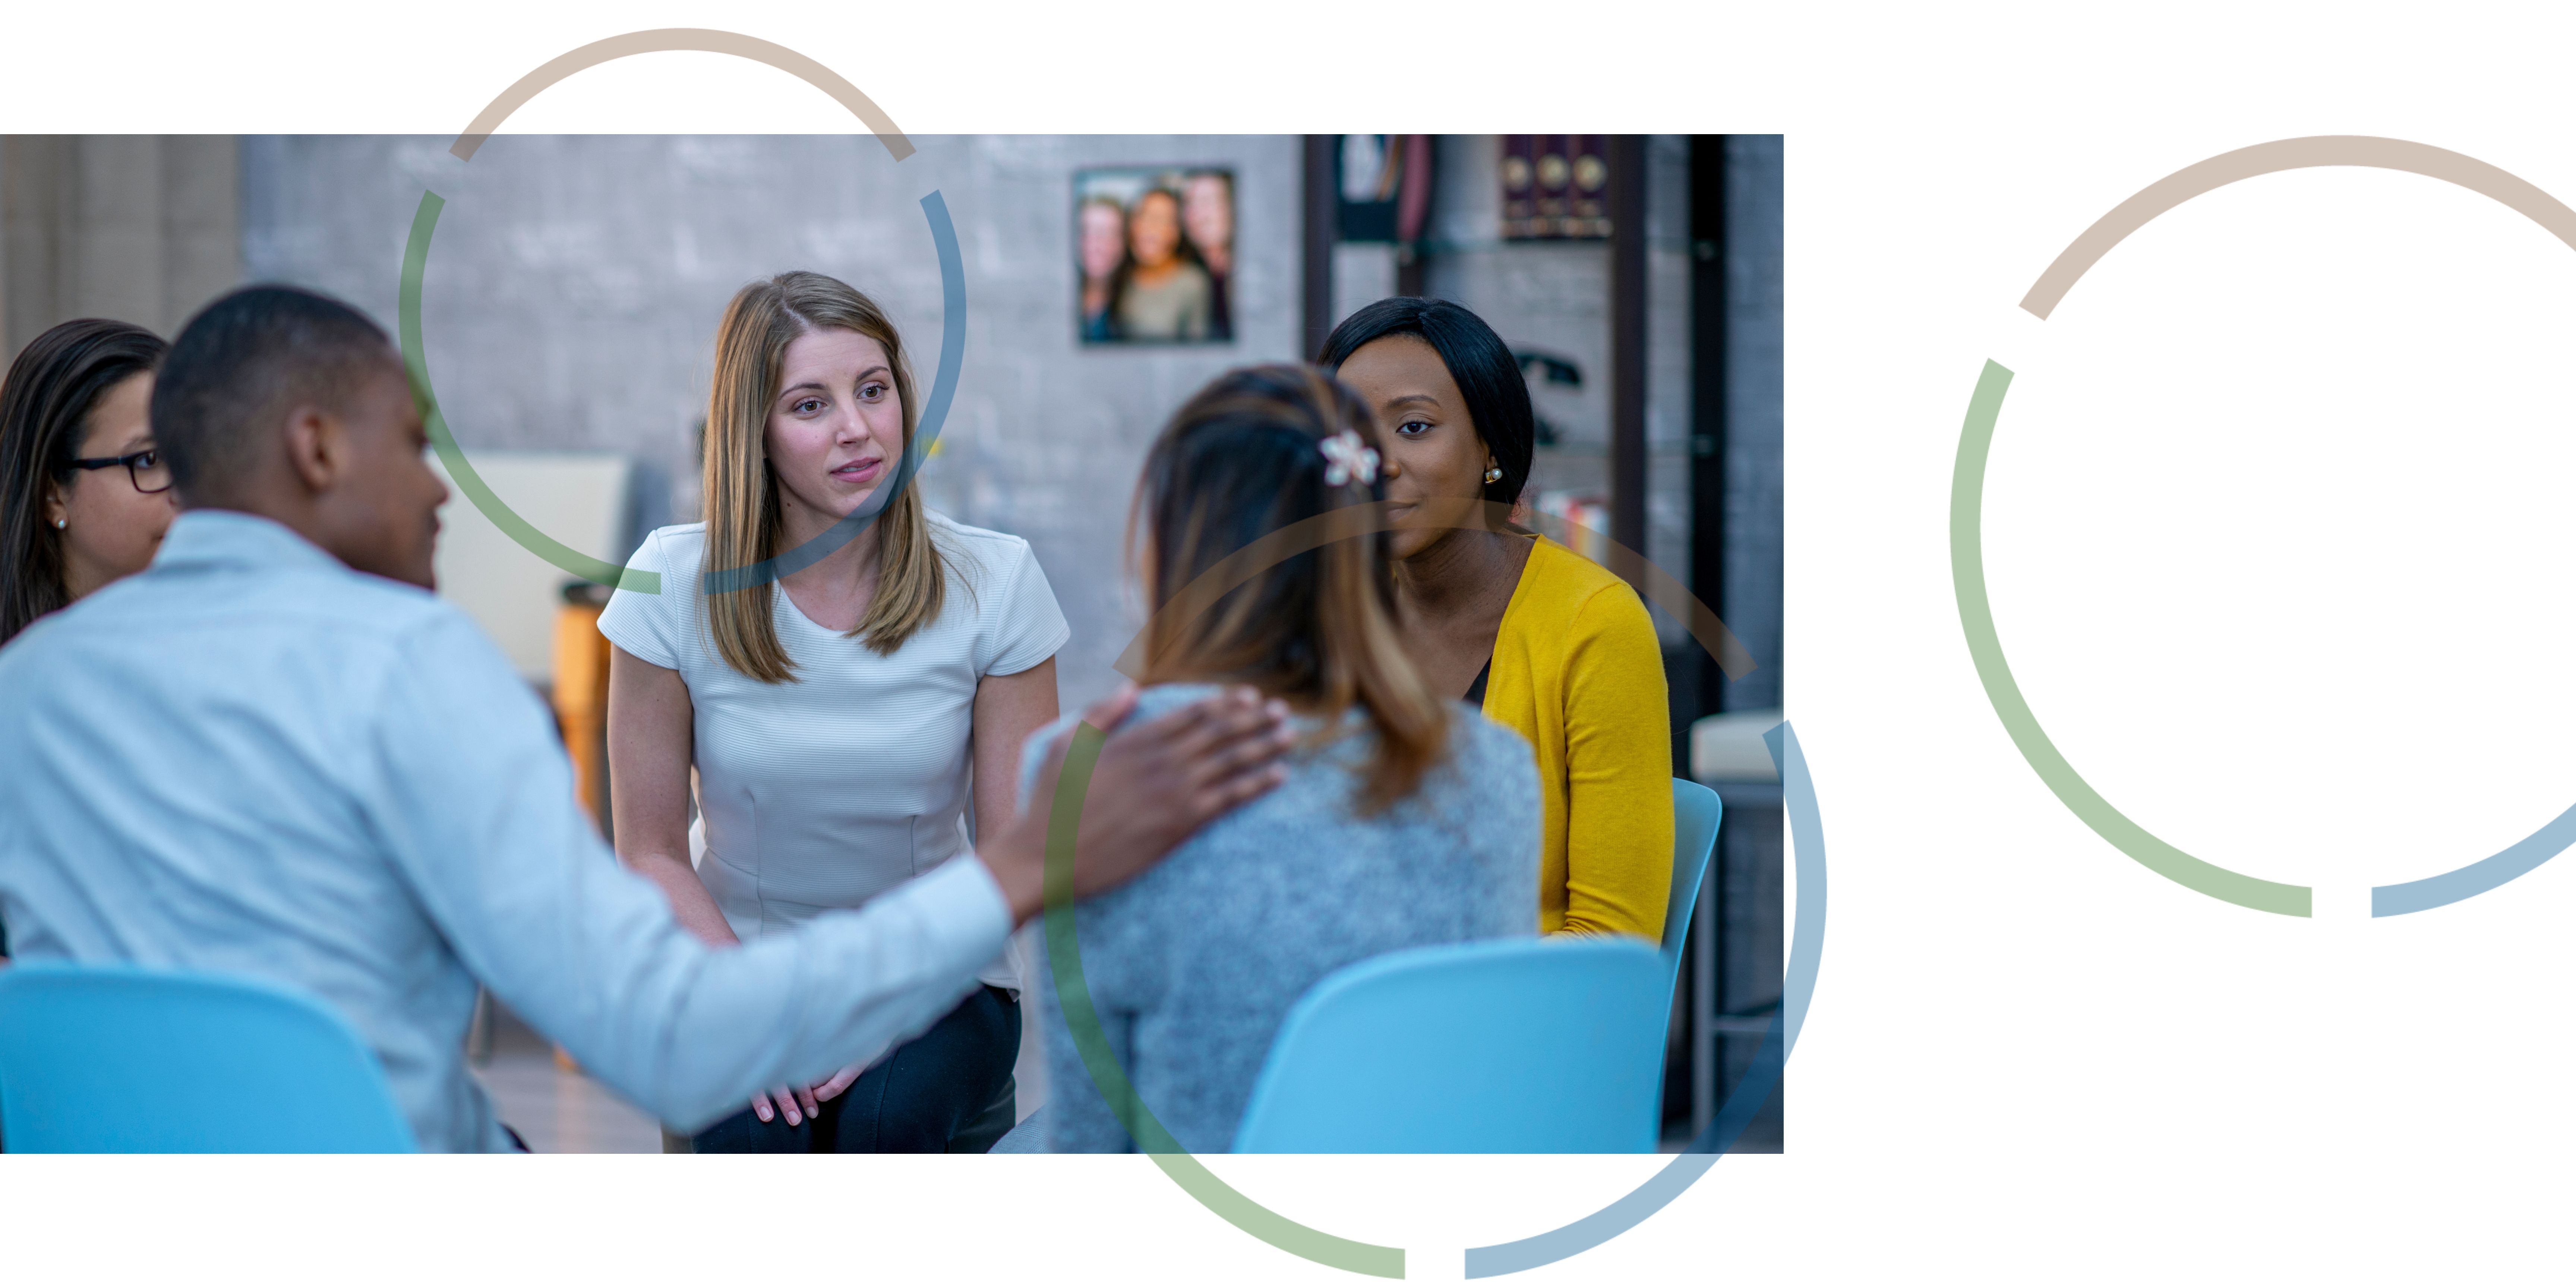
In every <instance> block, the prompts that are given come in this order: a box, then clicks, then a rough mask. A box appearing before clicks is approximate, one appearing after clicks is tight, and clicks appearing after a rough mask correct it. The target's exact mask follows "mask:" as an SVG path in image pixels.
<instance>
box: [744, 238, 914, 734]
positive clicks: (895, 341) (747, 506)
mask: <svg viewBox="0 0 2576 1288" xmlns="http://www.w3.org/2000/svg"><path fill="white" fill-rule="evenodd" d="M825 330H840V331H854V332H856V333H858V334H860V335H863V336H866V337H867V338H869V339H871V340H874V341H876V342H877V343H878V344H881V345H883V346H885V352H886V365H887V366H889V367H890V368H892V369H893V371H894V389H895V397H896V399H897V400H898V401H899V402H900V403H901V404H902V405H903V451H904V455H905V457H906V458H909V457H910V456H911V454H912V435H913V429H914V426H915V425H916V423H917V421H918V417H919V416H920V414H921V413H920V400H919V399H917V398H915V397H914V396H913V382H912V367H911V364H909V363H907V362H906V361H905V360H904V353H903V339H902V337H901V336H899V335H897V334H896V332H895V329H894V323H893V322H891V321H888V320H887V318H886V315H885V311H884V310H883V309H880V308H878V307H877V305H876V301H874V300H871V299H869V298H868V297H867V296H865V295H863V294H861V293H859V292H858V291H857V290H855V289H853V288H851V287H850V286H849V285H848V284H846V283H843V282H840V281H836V280H834V279H832V278H829V277H825V276H823V275H822V274H820V273H806V272H792V273H780V274H779V275H777V276H776V277H772V278H768V279H766V280H763V281H758V282H753V283H752V284H751V285H749V286H746V287H744V288H742V290H740V291H738V292H736V293H735V295H734V297H733V302H732V303H730V304H727V305H726V306H725V312H724V321H722V322H721V323H718V324H717V326H716V370H715V381H714V387H713V388H712V389H711V390H710V391H709V393H708V396H707V430H706V434H707V460H706V518H707V539H706V563H705V568H706V569H707V571H709V572H713V573H718V574H719V575H721V572H722V570H729V569H741V568H748V567H750V566H752V565H754V564H758V563H761V562H763V561H765V560H769V559H774V558H776V557H777V556H778V554H779V525H780V518H779V503H778V479H777V476H776V474H775V473H774V472H773V471H772V470H771V469H770V465H769V461H768V457H767V453H766V452H764V451H763V450H762V447H763V443H764V442H765V440H766V438H767V435H768V430H769V405H770V404H771V403H772V402H774V401H776V400H777V398H778V381H779V373H780V368H781V366H782V365H783V363H784V362H785V360H786V356H787V346H788V345H789V344H790V343H791V342H793V341H794V340H795V339H796V338H797V337H798V336H801V335H804V334H806V333H807V332H811V331H825ZM900 477H901V475H900V473H899V472H898V474H897V475H895V476H893V477H891V478H889V480H888V482H889V484H891V483H892V482H893V481H894V479H896V478H900ZM870 500H871V501H872V502H873V501H874V500H875V498H873V497H871V498H870ZM875 526H876V533H877V585H876V594H875V596H874V597H873V598H871V599H870V600H869V602H868V611H867V615H866V616H865V617H863V618H861V619H860V621H859V624H858V625H857V626H854V627H852V628H851V629H850V630H849V632H848V634H849V636H850V637H851V638H854V639H858V640H861V641H863V642H864V643H865V644H866V645H867V646H868V647H869V648H870V649H873V650H875V651H876V652H877V653H879V654H888V653H892V652H894V651H895V650H896V649H898V648H901V647H903V642H904V641H905V640H907V639H910V638H912V635H913V632H915V631H918V630H920V629H921V628H922V627H924V626H926V625H929V624H930V623H931V622H932V621H935V620H937V619H938V617H939V609H940V606H941V604H942V603H943V602H944V600H945V597H946V592H947V581H948V578H947V571H948V559H947V555H946V553H945V552H943V551H942V550H940V549H939V547H938V546H937V545H936V544H935V543H934V542H933V541H932V540H931V534H930V521H929V519H928V518H927V517H926V513H925V511H924V510H923V508H922V504H921V493H920V492H919V491H917V490H916V489H914V488H912V487H909V486H906V487H904V489H903V491H902V492H901V494H900V495H898V496H896V497H895V499H894V500H893V502H891V503H890V504H887V505H885V506H884V508H883V509H882V510H881V511H880V512H879V513H878V515H877V518H876V524H875ZM775 580H776V579H775V578H771V577H757V578H753V579H752V584H750V585H746V586H737V587H735V588H731V589H718V590H713V591H712V592H711V593H709V594H708V595H707V596H706V600H707V613H706V622H707V632H708V634H709V635H710V636H712V637H713V638H714V641H715V646H716V651H717V652H719V653H721V654H723V655H724V660H725V664H726V665H727V666H730V667H732V668H733V669H734V670H736V671H739V672H741V673H742V674H744V675H747V676H750V677H751V678H753V679H755V680H761V681H764V682H767V683H770V684H783V683H786V682H788V681H791V680H794V679H795V678H796V663H795V661H794V660H793V659H791V658H789V657H788V656H787V650H786V649H785V648H783V647H781V646H780V644H779V642H778V628H777V624H776V622H775V620H774V619H773V618H772V617H771V611H772V605H773V603H774V601H773V600H772V598H771V596H772V595H774V594H775V593H776V587H775Z"/></svg>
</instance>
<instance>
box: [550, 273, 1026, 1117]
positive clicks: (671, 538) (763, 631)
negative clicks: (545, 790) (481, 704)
mask: <svg viewBox="0 0 2576 1288" xmlns="http://www.w3.org/2000/svg"><path fill="white" fill-rule="evenodd" d="M918 407H919V403H918V400H917V399H916V398H915V397H914V386H913V382H912V377H911V373H910V370H909V368H908V366H907V364H906V362H905V360H904V353H903V345H902V340H901V338H900V337H899V336H898V335H897V334H896V331H895V328H894V326H893V324H892V323H891V322H889V321H887V319H886V317H885V314H884V313H883V312H882V311H881V310H879V309H878V308H877V306H876V305H875V303H874V302H872V301H870V300H869V299H868V298H867V297H866V296H865V295H862V294H860V293H859V292H858V291H856V290H853V289H851V288H850V287H849V286H847V285H844V284H843V283H841V282H838V281H835V280H833V279H831V278H828V277H824V276H822V275H820V274H816V273H801V272H799V273H782V274H780V275H778V276H777V277H774V278H770V279H767V280H765V281H760V282H754V283H752V284H751V285H749V286H746V287H744V288H743V289H742V291H741V292H740V293H739V294H737V295H736V296H735V297H734V299H733V302H732V304H730V305H729V306H728V307H727V308H726V310H725V316H724V321H723V323H722V324H721V325H720V326H719V328H718V329H717V334H716V365H715V380H714V389H713V392H712V395H711V396H710V399H709V403H708V413H707V431H706V432H707V444H706V490H705V496H706V500H705V505H706V514H707V519H706V522H704V523H693V524H685V525H681V526H679V527H672V528H664V529H661V530H659V531H657V532H655V533H654V534H653V535H652V536H651V537H650V538H648V539H647V540H646V541H645V543H644V547H643V549H642V550H640V551H638V552H637V555H636V559H635V563H636V565H637V566H638V567H641V568H645V569H650V570H653V571H656V572H659V573H660V574H661V578H662V583H661V593H660V594H658V595H646V594H640V593H637V592H635V591H632V590H627V589H620V590H619V591H618V592H617V593H616V595H615V596H614V597H613V598H611V599H610V601H609V604H608V609H607V611H606V612H605V613H604V614H603V615H602V616H601V618H600V623H599V626H600V630H601V631H602V632H603V633H604V634H606V635H607V636H608V638H609V640H610V642H611V643H612V644H614V645H615V649H614V651H613V652H612V653H611V655H610V663H609V700H608V741H609V782H610V795H611V799H612V808H613V811H614V821H615V824H616V844H617V853H618V855H619V857H620V858H621V859H623V860H624V861H625V862H626V863H627V864H628V865H629V866H631V867H633V868H634V869H635V870H637V871H639V872H641V873H643V874H644V875H646V876H648V877H650V878H652V879H653V880H654V881H655V882H656V883H658V884H659V885H660V886H661V887H662V888H663V890H664V891H666V892H668V894H669V895H670V899H671V904H672V907H673V909H674V910H675V911H676V912H677V914H678V916H679V919H680V921H681V923H682V924H684V925H686V926H687V927H689V929H691V930H692V931H694V932H696V933H697V934H698V935H699V937H701V938H703V939H705V940H707V941H708V942H710V943H717V944H727V943H734V942H741V943H744V944H752V943H755V942H756V941H757V940H758V939H759V938H760V937H761V936H762V935H763V934H767V933H774V932H777V931H779V930H783V929H785V928H787V927H791V926H794V925H797V924H798V923H800V922H802V921H804V920H806V919H808V918H811V917H813V916H815V915H817V914H819V913H821V912H824V911H826V910H829V909H835V908H852V907H857V906H859V905H861V904H864V903H866V902H867V901H868V900H870V899H872V898H874V897H876V896H877V895H879V894H882V893H884V892H885V891H887V890H890V889H892V888H894V887H895V886H897V885H900V884H902V883H903V882H905V881H908V880H910V879H912V878H913V877H914V876H917V875H919V874H921V873H924V872H927V871H929V870H930V869H932V868H934V867H937V866H938V865H940V864H942V863H945V862H947V861H949V860H950V859H952V858H955V857H956V856H957V855H959V854H962V853H965V852H966V849H967V846H966V836H965V822H964V811H965V809H966V806H967V805H968V792H969V784H970V783H971V784H972V793H973V805H974V807H975V816H976V817H977V818H979V819H987V820H1003V819H1008V818H1009V817H1010V816H1011V813H1012V810H1013V801H1012V786H1013V782H1014V773H1013V771H1014V770H1015V768H1016V766H1015V765H1014V763H1013V756H1014V753H1015V751H1016V749H1017V748H1018V747H1019V745H1020V743H1021V742H1022V740H1024V739H1025V738H1026V737H1027V736H1028V735H1029V733H1030V732H1031V731H1033V730H1035V729H1037V728H1038V727H1039V726H1041V725H1044V724H1046V723H1047V722H1049V721H1051V720H1053V719H1055V718H1056V688H1055V652H1056V650H1057V649H1058V648H1059V647H1061V646H1062V645H1063V643H1064V641H1065V637H1066V635H1067V633H1068V632H1067V628H1066V626H1065V621H1064V615H1063V613H1062V612H1061V611H1059V610H1058V608H1057V607H1056V603H1055V596H1054V594H1053V592H1052V591H1050V590H1049V589H1048V587H1047V581H1046V574H1045V573H1044V572H1043V571H1041V570H1040V569H1039V568H1038V565H1037V561H1036V560H1035V559H1034V558H1032V557H1031V555H1030V553H1029V548H1028V543H1027V542H1025V541H1022V540H1020V539H1019V538H1017V537H1011V536H1005V535H1003V534H1001V533H998V532H987V531H984V530H982V529H978V528H970V527H966V526H964V525H962V524H958V523H954V522H951V521H950V520H948V519H946V518H944V517H942V516H939V515H935V514H931V513H930V512H929V511H928V510H927V509H926V508H924V506H923V505H922V503H921V499H920V494H919V493H918V492H917V491H915V490H913V489H911V488H905V489H903V490H902V491H901V492H900V494H898V495H895V496H894V497H893V499H892V500H891V502H889V501H888V500H887V499H886V497H887V495H888V494H889V493H893V492H894V488H893V481H894V479H895V477H896V475H897V472H898V471H899V470H900V468H901V466H902V464H903V461H904V454H905V452H906V451H907V450H908V449H909V448H910V446H911V444H912V438H913V432H914V425H915V419H916V417H917V415H918ZM871 512H874V516H875V517H874V519H873V520H872V521H870V522H868V523H867V525H866V527H865V528H864V530H863V531H861V532H860V533H859V535H858V536H857V537H856V538H855V539H852V540H850V541H848V542H847V543H846V544H842V545H840V546H839V548H838V549H834V550H832V551H831V553H829V554H826V555H824V556H823V557H822V558H821V559H819V560H816V561H814V562H812V563H811V564H810V565H806V566H801V567H800V566H797V565H798V564H800V563H801V562H802V561H801V559H798V558H788V559H784V560H779V556H782V555H787V554H788V553H789V552H791V551H796V550H798V549H799V548H800V547H803V546H805V545H806V543H808V542H811V541H814V540H815V539H816V538H818V537H822V536H824V535H825V534H826V533H827V532H830V531H831V530H832V529H833V528H834V525H836V524H840V523H842V522H843V521H844V520H847V519H849V518H851V516H853V515H859V516H861V517H865V516H866V515H867V514H869V513H871ZM824 545H825V546H826V547H828V546H830V545H831V542H830V541H826V542H825V543H824ZM769 560H779V562H778V564H777V565H775V566H776V567H779V568H785V569H790V571H787V572H786V573H785V575H783V576H777V577H774V578H772V577H768V576H765V575H762V574H761V573H760V572H758V571H753V572H751V573H749V574H747V575H746V574H745V573H740V572H736V573H730V574H729V573H728V571H727V570H747V569H757V568H758V567H759V566H760V565H762V564H763V563H764V561H769ZM710 573H713V574H714V577H713V578H712V580H710V579H709V577H708V574H710ZM692 767H694V768H695V769H696V770H697V776H698V784H697V790H698V798H697V805H698V811H699V815H700V820H699V821H700V825H701V827H702V828H703V832H704V837H703V840H704V846H705V850H704V854H703V855H702V856H701V857H700V859H699V861H698V862H697V863H696V864H695V865H694V866H693V865H692V863H691V861H690V848H691V847H690V823H689V805H690V796H689V792H690V782H689V771H690V770H691V768H692ZM894 968H896V969H900V964H899V963H897V964H894ZM983 984H984V987H982V988H981V989H978V990H976V991H975V992H973V993H970V994H968V995H967V996H965V997H964V998H963V999H962V1000H961V1001H960V1003H959V1005H958V1006H957V1008H956V1009H955V1010H954V1011H952V1012H950V1013H949V1014H948V1015H947V1016H946V1017H945V1018H943V1019H941V1020H940V1021H938V1022H937V1023H936V1024H935V1025H934V1026H932V1028H931V1029H930V1030H929V1031H928V1032H926V1033H923V1034H921V1035H919V1036H917V1037H915V1038H913V1039H911V1040H910V1041H907V1042H905V1043H903V1044H902V1045H900V1046H898V1047H896V1048H895V1049H893V1050H892V1051H891V1052H889V1053H887V1054H885V1055H884V1056H882V1057H881V1058H878V1059H874V1060H871V1061H868V1062H866V1063H865V1064H863V1065H854V1066H851V1067H849V1068H846V1069H843V1070H841V1071H840V1072H839V1073H838V1074H836V1075H834V1076H833V1077H832V1078H831V1079H830V1080H828V1081H826V1082H824V1083H822V1084H819V1085H816V1086H812V1087H789V1088H780V1089H778V1090H776V1091H773V1092H770V1093H769V1094H767V1095H764V1096H760V1097H757V1098H755V1099H754V1100H753V1102H752V1104H751V1106H750V1107H749V1108H747V1109H746V1110H745V1111H744V1112H743V1113H741V1114H738V1115H736V1116H734V1117H732V1118H729V1119H727V1120H725V1121H723V1122H720V1123H718V1124H716V1125H715V1126H713V1127H710V1128H708V1129H707V1130H706V1131H704V1132H701V1133H699V1134H698V1136H697V1137H696V1140H695V1144H696V1147H697V1148H698V1149H699V1150H700V1151H701V1152H806V1151H813V1152H863V1151H864V1152H878V1151H887V1152H938V1151H941V1150H943V1149H945V1148H947V1147H948V1145H949V1142H950V1139H951V1138H952V1137H953V1136H954V1135H955V1134H956V1132H957V1131H958V1129H959V1128H960V1127H961V1126H963V1125H965V1124H966V1123H967V1122H968V1121H970V1120H972V1119H973V1118H974V1117H975V1116H976V1115H977V1114H978V1113H979V1112H981V1111H983V1110H984V1109H985V1108H986V1107H987V1106H989V1105H991V1104H993V1103H994V1102H995V1101H996V1100H997V1099H998V1097H999V1096H1000V1095H1001V1093H1002V1092H1003V1090H1004V1089H1005V1088H1006V1087H1007V1086H1008V1085H1009V1083H1008V1080H1009V1077H1010V1070H1011V1065H1012V1062H1013V1061H1014V1060H1015V1059H1016V1058H1017V1056H1018V1052H1019V1032H1020V1024H1019V1008H1018V1001H1017V990H1018V988H1019V986H1020V982H1019V979H1018V977H1017V975H1016V973H1015V972H1014V970H1013V968H1012V965H1011V963H1009V962H1008V961H1002V960H997V961H995V962H994V963H993V965H992V967H991V968H990V969H988V970H987V971H985V972H984V976H983Z"/></svg>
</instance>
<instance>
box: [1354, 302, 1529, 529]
mask: <svg viewBox="0 0 2576 1288" xmlns="http://www.w3.org/2000/svg"><path fill="white" fill-rule="evenodd" d="M1390 335H1409V336H1413V337H1415V338H1416V339H1419V340H1421V341H1423V342H1424V343H1426V344H1429V345H1430V346H1431V347H1432V349H1433V350H1434V351H1435V352H1437V353H1439V355H1440V361H1441V364H1442V365H1444V366H1446V367H1448V368H1449V378H1450V379H1451V380H1454V381H1457V382H1458V393H1459V396H1461V397H1463V398H1465V399H1466V400H1467V416H1468V418H1469V419H1471V420H1473V421H1475V422H1476V434H1477V436H1478V437H1480V438H1483V439H1484V440H1485V450H1487V451H1489V452H1492V453H1493V454H1494V464H1495V465H1497V466H1499V467H1501V469H1502V471H1503V477H1502V478H1500V479H1498V480H1496V481H1494V482H1492V483H1488V484H1486V485H1485V499H1486V500H1488V501H1499V502H1501V503H1502V504H1504V505H1510V504H1512V503H1513V502H1515V501H1518V500H1520V497H1521V489H1522V488H1524V487H1527V486H1529V475H1530V453H1531V452H1532V451H1533V450H1535V449H1536V447H1537V445H1538V418H1537V416H1536V414H1535V413H1533V412H1531V410H1530V396H1529V381H1528V380H1526V379H1524V378H1523V377H1522V376H1521V364H1520V362H1519V360H1518V359H1515V358H1514V357H1512V349H1511V346H1510V345H1507V344H1505V343H1503V338H1502V337H1501V336H1499V335H1496V334H1494V328H1492V327H1490V326H1487V325H1485V320H1484V319H1483V318H1480V317H1477V316H1476V315H1475V314H1473V313H1470V312H1468V311H1467V310H1466V309H1464V308H1461V307H1459V306H1458V305H1455V304H1452V303H1450V302H1449V301H1447V300H1431V299H1420V298H1417V297H1414V296H1409V295H1408V296H1398V297H1396V298H1393V299H1385V300H1379V301H1378V302H1377V303H1375V304H1371V305H1369V306H1368V307H1366V308H1363V309H1361V310H1360V311H1359V312H1357V313H1354V314H1352V315H1350V316H1349V317H1346V318H1344V319H1342V324H1341V325H1340V326H1337V327H1334V328H1333V333H1332V334H1331V335H1328V336H1326V337H1324V347H1323V348H1322V349H1321V350H1319V351H1317V353H1316V354H1315V365H1317V366H1319V367H1322V368H1323V369H1325V370H1326V371H1339V370H1341V366H1342V363H1343V362H1344V361H1345V360H1347V359H1348V358H1349V357H1350V356H1351V355H1352V354H1354V353H1357V352H1359V350H1360V347H1361V346H1362V345H1365V344H1367V343H1369V342H1370V341H1372V340H1382V339H1385V338H1386V337H1388V336H1390Z"/></svg>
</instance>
